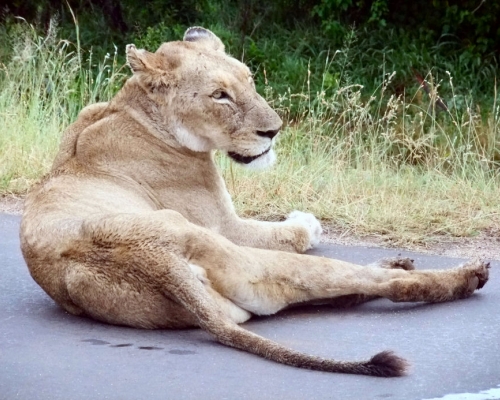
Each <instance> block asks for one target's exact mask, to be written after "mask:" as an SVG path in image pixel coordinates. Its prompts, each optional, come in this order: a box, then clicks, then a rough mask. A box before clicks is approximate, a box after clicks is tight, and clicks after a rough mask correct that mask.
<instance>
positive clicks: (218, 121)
mask: <svg viewBox="0 0 500 400" xmlns="http://www.w3.org/2000/svg"><path fill="white" fill-rule="evenodd" d="M127 60H128V63H129V65H130V67H131V69H132V71H133V73H134V75H133V77H132V78H131V79H130V80H129V83H128V85H133V86H134V87H136V88H137V87H138V88H140V89H141V93H143V94H144V92H146V94H147V96H146V99H147V100H144V99H140V97H139V96H134V97H135V98H136V99H137V104H136V105H134V104H133V103H132V104H131V103H129V105H130V106H131V107H140V106H139V104H140V103H141V102H142V104H143V105H144V101H147V103H148V105H147V109H148V114H150V115H149V117H150V119H151V121H152V123H153V126H154V129H155V130H157V131H158V132H159V133H160V134H161V135H163V136H165V137H167V136H170V137H171V136H172V135H173V136H174V137H175V139H176V141H177V142H178V143H179V144H180V145H182V146H184V147H187V148H189V149H190V150H192V151H196V152H208V151H211V150H222V151H225V152H226V153H227V154H228V155H229V156H230V157H231V158H232V159H233V160H235V161H237V162H239V163H242V164H246V165H250V166H256V167H259V166H261V167H264V166H268V165H270V164H272V163H273V162H274V160H275V154H274V151H273V149H272V146H273V142H274V140H273V139H274V137H275V136H276V135H277V134H278V131H279V129H280V127H281V119H280V118H279V116H278V115H277V114H276V113H275V112H274V111H273V110H272V109H271V107H269V105H268V104H267V103H266V101H265V100H264V99H263V98H262V97H261V96H260V95H259V94H258V93H257V92H256V90H255V85H254V81H253V79H252V74H251V72H250V70H249V69H248V67H247V66H245V65H244V64H242V63H241V62H239V61H238V60H236V59H234V58H232V57H230V56H228V55H227V54H226V53H225V52H224V45H223V44H222V42H221V40H220V39H219V38H218V37H217V36H216V35H214V34H213V33H212V32H210V31H209V30H207V29H204V28H200V27H194V28H189V29H188V30H187V31H186V33H185V35H184V40H183V41H178V42H168V43H164V44H163V45H161V47H160V48H159V49H158V50H157V51H156V52H155V53H150V52H148V51H145V50H138V49H136V47H135V46H134V45H128V46H127ZM134 100H135V99H134Z"/></svg>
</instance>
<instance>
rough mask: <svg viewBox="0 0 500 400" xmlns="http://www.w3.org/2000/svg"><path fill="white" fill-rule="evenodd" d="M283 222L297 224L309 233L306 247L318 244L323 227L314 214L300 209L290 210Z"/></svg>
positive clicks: (310, 247)
mask: <svg viewBox="0 0 500 400" xmlns="http://www.w3.org/2000/svg"><path fill="white" fill-rule="evenodd" d="M284 223H285V224H289V225H298V226H301V227H303V228H305V229H306V230H307V233H308V234H309V246H308V249H312V248H313V247H314V246H317V245H318V244H319V241H320V238H321V233H322V232H323V228H322V227H321V224H320V223H319V221H318V220H317V219H316V217H315V216H314V215H312V214H309V213H305V212H302V211H292V212H291V213H290V215H289V216H288V218H287V219H286V220H285V222H284Z"/></svg>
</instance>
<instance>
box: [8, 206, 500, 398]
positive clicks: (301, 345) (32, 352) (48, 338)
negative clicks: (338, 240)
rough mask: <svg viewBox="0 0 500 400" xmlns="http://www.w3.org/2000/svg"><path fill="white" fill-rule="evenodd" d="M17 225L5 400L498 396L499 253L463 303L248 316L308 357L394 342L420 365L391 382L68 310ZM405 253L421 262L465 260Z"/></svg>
mask: <svg viewBox="0 0 500 400" xmlns="http://www.w3.org/2000/svg"><path fill="white" fill-rule="evenodd" d="M18 227H19V217H16V216H11V215H5V214H0V266H1V268H0V271H1V277H0V399H2V400H4V399H5V400H11V399H23V400H24V399H27V400H28V399H36V400H44V399H50V400H56V399H74V400H77V399H93V400H95V399H207V400H208V399H340V400H349V399H355V400H359V399H404V400H412V399H419V400H420V399H429V398H441V397H442V396H444V395H447V394H451V393H455V394H456V393H471V395H467V396H466V395H464V394H462V395H455V396H447V397H445V399H473V400H483V399H498V398H500V387H499V385H500V340H499V339H500V276H499V275H500V268H499V267H500V263H498V262H496V263H493V268H492V270H491V279H490V282H489V283H488V285H487V286H486V287H485V288H484V289H483V290H481V291H480V292H479V293H478V294H476V295H474V296H473V297H471V298H470V299H467V300H462V301H457V302H454V303H444V304H434V305H424V304H392V303H391V302H389V301H387V300H378V301H375V302H373V303H370V304H365V305H363V306H360V307H357V308H353V309H349V310H335V309H331V308H330V309H329V308H327V307H308V308H304V309H296V310H291V311H288V312H284V313H281V314H279V315H277V316H273V317H268V318H262V319H256V320H252V321H251V322H249V323H247V324H245V327H246V328H248V329H250V330H251V331H254V332H257V333H259V334H261V335H263V336H265V337H268V338H271V339H273V340H276V341H278V342H280V343H283V344H285V345H289V346H291V347H293V348H295V349H298V350H302V351H306V352H310V353H312V354H317V355H321V356H330V357H335V358H338V359H364V358H367V357H369V356H371V355H373V354H375V353H376V352H378V351H380V350H384V349H392V350H395V351H396V352H397V353H398V354H400V355H402V356H404V357H406V358H407V359H408V360H410V361H411V362H412V365H413V367H412V371H411V374H410V375H409V376H407V377H403V378H392V379H383V378H371V377H364V376H355V375H342V374H330V373H323V372H316V371H307V370H300V369H295V368H291V367H286V366H283V365H279V364H276V363H273V362H270V361H267V360H263V359H261V358H258V357H256V356H253V355H251V354H247V353H244V352H241V351H237V350H233V349H230V348H227V347H224V346H222V345H219V344H217V343H216V342H214V341H213V340H212V339H211V338H210V336H209V335H208V334H206V333H205V332H203V331H201V330H186V331H145V330H136V329H130V328H124V327H116V326H109V325H105V324H101V323H98V322H94V321H92V320H89V319H84V318H78V317H73V316H71V315H68V314H66V313H65V312H63V311H62V310H61V309H59V308H58V307H57V306H56V305H55V304H54V303H53V302H52V301H51V300H50V299H49V298H48V297H47V296H46V295H45V294H44V292H42V290H41V289H40V288H39V287H38V286H37V285H36V284H35V283H34V282H33V281H32V280H31V278H30V276H29V274H28V271H27V268H26V266H25V264H24V261H23V259H22V256H21V253H20V251H19V240H18ZM315 253H316V254H321V255H325V256H327V257H336V258H340V259H345V260H348V261H353V262H358V263H370V262H373V261H376V260H377V259H379V258H381V257H386V256H394V255H395V254H396V253H397V252H396V251H394V250H386V249H373V248H362V247H343V246H328V247H327V246H323V247H320V248H319V249H318V250H316V251H315ZM401 253H402V254H403V255H410V256H411V257H413V258H415V259H416V262H417V266H421V267H423V266H425V267H428V268H439V267H447V266H453V265H456V264H457V263H458V260H454V259H449V258H443V257H432V256H428V255H422V254H415V253H409V252H405V251H402V252H401ZM487 390H489V391H488V392H486V391H487ZM481 392H482V394H481ZM471 396H472V397H471Z"/></svg>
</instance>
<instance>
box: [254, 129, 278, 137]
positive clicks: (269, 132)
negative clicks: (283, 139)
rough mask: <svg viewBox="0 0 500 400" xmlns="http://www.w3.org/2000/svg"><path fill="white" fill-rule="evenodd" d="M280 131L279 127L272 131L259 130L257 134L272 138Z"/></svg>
mask: <svg viewBox="0 0 500 400" xmlns="http://www.w3.org/2000/svg"><path fill="white" fill-rule="evenodd" d="M279 131H280V130H279V129H273V130H272V131H257V135H259V136H262V137H268V138H269V139H272V138H273V137H275V136H276V135H277V134H278V132H279Z"/></svg>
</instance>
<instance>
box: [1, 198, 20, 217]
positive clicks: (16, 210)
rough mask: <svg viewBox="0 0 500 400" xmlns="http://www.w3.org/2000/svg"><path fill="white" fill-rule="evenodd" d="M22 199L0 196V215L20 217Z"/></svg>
mask: <svg viewBox="0 0 500 400" xmlns="http://www.w3.org/2000/svg"><path fill="white" fill-rule="evenodd" d="M23 201H24V199H23V198H22V197H19V196H14V195H7V196H0V213H6V214H14V215H21V214H22V212H23Z"/></svg>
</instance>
